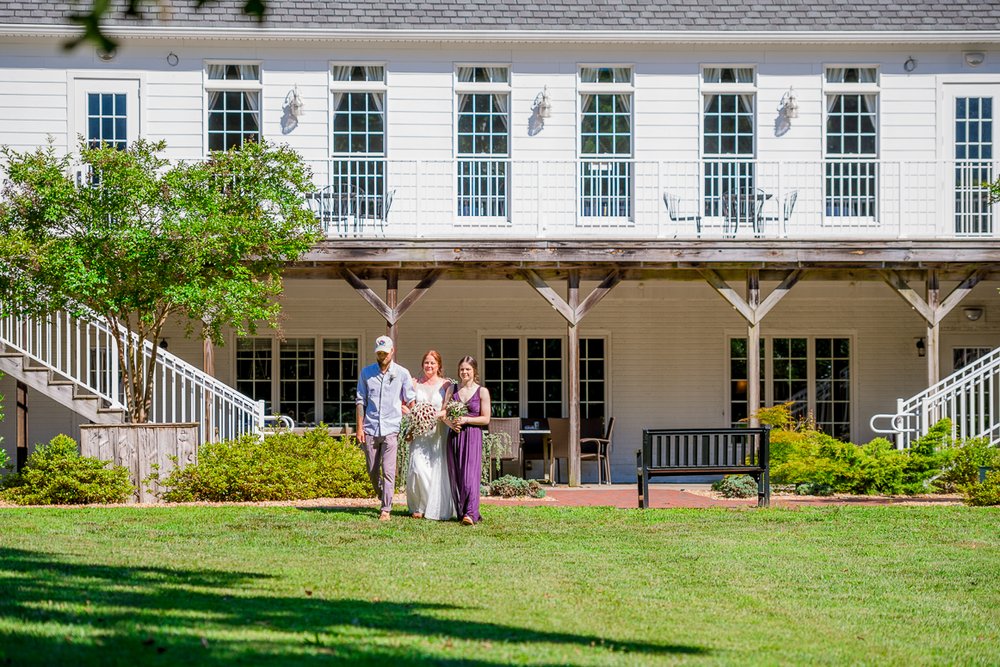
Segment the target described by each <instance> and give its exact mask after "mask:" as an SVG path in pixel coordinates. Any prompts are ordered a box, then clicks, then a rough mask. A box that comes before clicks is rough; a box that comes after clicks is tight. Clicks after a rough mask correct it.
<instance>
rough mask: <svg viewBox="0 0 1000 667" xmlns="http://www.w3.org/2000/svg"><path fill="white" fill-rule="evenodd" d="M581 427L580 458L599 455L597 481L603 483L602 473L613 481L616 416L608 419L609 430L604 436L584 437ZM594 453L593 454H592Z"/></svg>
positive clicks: (605, 477)
mask: <svg viewBox="0 0 1000 667" xmlns="http://www.w3.org/2000/svg"><path fill="white" fill-rule="evenodd" d="M582 431H583V429H581V433H580V435H581V437H580V459H581V460H583V458H584V457H585V456H586V457H587V458H590V457H591V456H592V455H596V457H597V483H598V484H601V483H602V482H601V474H602V473H603V474H604V479H605V481H606V482H607V483H608V484H610V483H611V437H612V435H614V432H615V418H614V417H612V418H611V419H609V420H608V430H607V432H606V433H604V434H602V436H603V437H596V438H593V437H583V432H582ZM592 453H593V454H592Z"/></svg>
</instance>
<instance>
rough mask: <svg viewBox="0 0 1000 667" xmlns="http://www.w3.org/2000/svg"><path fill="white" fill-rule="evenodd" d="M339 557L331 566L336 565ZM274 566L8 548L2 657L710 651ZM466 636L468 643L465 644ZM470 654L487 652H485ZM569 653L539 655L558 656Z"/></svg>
mask: <svg viewBox="0 0 1000 667" xmlns="http://www.w3.org/2000/svg"><path fill="white" fill-rule="evenodd" d="M332 566H334V565H331V567H332ZM273 578H275V577H273V576H272V575H267V574H260V573H253V572H238V571H233V572H230V571H220V570H207V569H199V568H184V567H178V568H176V569H173V568H159V567H125V566H108V565H99V564H88V563H79V562H71V561H69V560H68V559H66V558H64V557H60V556H56V555H53V554H46V553H40V552H32V551H24V550H18V549H0V666H2V665H10V666H11V667H13V666H16V665H29V664H75V665H89V664H93V665H97V664H99V665H102V667H103V666H105V665H114V664H129V665H131V664H150V665H157V664H177V663H185V664H199V665H231V664H233V663H234V662H235V663H237V664H253V665H279V664H304V665H311V664H319V663H323V664H329V663H330V662H331V660H334V661H336V662H337V663H338V664H379V663H390V662H391V663H392V664H395V665H404V666H406V665H417V664H425V663H426V662H428V661H433V662H435V663H437V664H445V665H448V664H464V665H481V666H484V667H485V666H492V665H502V664H507V662H508V660H507V659H504V658H502V657H499V656H498V658H497V659H496V660H493V659H491V658H490V657H489V656H490V652H491V650H492V649H493V648H495V647H497V646H498V645H508V646H509V647H510V646H513V647H517V646H519V645H527V646H532V645H538V649H539V655H540V656H541V655H544V654H545V651H542V650H541V649H542V645H547V649H548V651H555V653H556V655H562V654H564V653H566V652H567V651H572V652H577V653H579V655H580V657H581V658H582V657H583V656H584V655H585V654H589V658H590V659H593V658H595V657H597V658H599V657H600V655H605V656H607V657H610V656H611V654H612V653H611V652H614V653H631V654H640V655H641V654H645V655H647V656H650V657H652V656H657V655H669V654H691V655H699V654H705V653H707V652H708V651H707V650H706V649H704V648H701V647H697V646H687V645H678V644H666V643H647V642H630V641H615V640H613V639H610V638H606V637H600V636H595V635H586V634H573V633H567V632H546V631H540V630H535V629H531V628H524V627H518V626H517V625H505V624H501V623H484V622H479V621H471V620H462V619H458V620H456V619H454V618H440V617H438V616H437V615H436V614H437V613H439V612H444V613H447V612H449V611H451V612H454V611H461V610H462V609H463V608H462V607H457V606H453V605H442V604H428V603H420V602H416V603H403V604H401V603H396V602H382V601H378V600H360V599H318V597H311V596H310V594H309V593H308V592H306V591H303V596H302V597H301V598H299V597H296V598H292V597H282V596H278V595H274V596H270V595H260V594H259V591H260V590H261V589H266V588H267V586H268V580H269V579H273ZM459 642H464V643H459ZM470 653H476V654H478V655H479V656H482V657H479V658H474V657H472V656H471V655H469V654H470ZM568 660H571V659H569V658H567V657H562V658H559V659H555V658H554V659H552V660H551V661H547V662H543V663H539V664H558V663H565V662H567V661H568Z"/></svg>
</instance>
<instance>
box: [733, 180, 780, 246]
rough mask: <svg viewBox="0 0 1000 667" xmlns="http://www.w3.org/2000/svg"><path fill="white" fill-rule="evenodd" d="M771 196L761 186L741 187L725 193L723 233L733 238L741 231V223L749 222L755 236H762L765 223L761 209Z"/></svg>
mask: <svg viewBox="0 0 1000 667" xmlns="http://www.w3.org/2000/svg"><path fill="white" fill-rule="evenodd" d="M770 198H771V195H770V194H768V193H766V192H764V191H763V190H761V189H760V188H741V189H739V190H734V191H732V192H725V193H723V194H722V217H723V220H724V223H723V230H722V235H723V236H724V237H727V238H733V237H735V236H736V232H737V231H739V228H740V223H748V224H750V225H751V226H752V227H753V234H754V236H760V235H761V229H762V226H763V224H764V221H763V218H762V217H761V210H762V209H763V208H764V202H765V201H767V200H768V199H770Z"/></svg>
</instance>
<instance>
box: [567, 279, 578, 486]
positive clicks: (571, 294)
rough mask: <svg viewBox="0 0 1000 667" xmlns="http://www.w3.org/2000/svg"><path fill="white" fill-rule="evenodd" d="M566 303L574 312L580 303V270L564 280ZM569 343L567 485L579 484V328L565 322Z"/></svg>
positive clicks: (574, 324)
mask: <svg viewBox="0 0 1000 667" xmlns="http://www.w3.org/2000/svg"><path fill="white" fill-rule="evenodd" d="M566 285H567V290H566V296H567V300H566V301H567V305H568V306H569V307H570V310H572V312H574V313H575V312H576V309H577V307H578V306H579V305H580V272H579V271H578V270H576V269H573V270H571V271H570V272H569V276H568V277H567V280H566ZM566 339H567V342H568V344H569V362H568V363H569V485H570V486H580V328H579V323H573V322H568V323H567V324H566Z"/></svg>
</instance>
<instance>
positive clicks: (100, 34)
mask: <svg viewBox="0 0 1000 667" xmlns="http://www.w3.org/2000/svg"><path fill="white" fill-rule="evenodd" d="M216 1H217V0H195V7H197V8H198V9H201V8H202V7H204V6H205V5H210V4H212V3H214V2H216ZM111 4H112V0H91V5H90V11H89V12H84V13H80V14H73V15H71V16H70V20H71V21H73V23H76V24H78V25H80V26H81V27H82V28H83V34H81V35H80V36H79V37H78V38H76V39H73V40H70V41H69V42H67V43H66V48H67V49H73V48H76V47H77V46H78V45H79V44H80V43H81V42H90V43H91V44H93V45H94V46H96V47H97V48H98V49H100V50H101V51H104V52H105V53H114V52H115V50H117V48H118V42H116V41H115V40H114V39H112V38H111V37H109V36H108V35H106V34H105V33H104V30H103V28H102V26H103V24H104V21H105V19H106V18H107V17H108V16H109V15H110V14H111V13H112V7H111ZM170 4H171V0H128V1H127V3H126V5H125V16H128V17H132V18H140V17H141V16H142V8H143V6H145V5H156V7H157V8H158V10H159V12H160V13H161V14H166V15H168V16H169V13H170ZM266 11H267V0H245V1H244V3H243V13H244V14H247V15H248V16H253V17H255V18H256V19H257V20H258V21H263V20H264V14H265V12H266Z"/></svg>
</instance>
